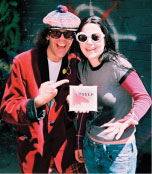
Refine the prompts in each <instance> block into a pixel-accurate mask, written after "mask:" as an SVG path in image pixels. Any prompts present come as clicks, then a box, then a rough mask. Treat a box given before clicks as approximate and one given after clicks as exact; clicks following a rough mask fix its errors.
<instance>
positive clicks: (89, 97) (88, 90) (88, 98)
mask: <svg viewBox="0 0 152 174" xmlns="http://www.w3.org/2000/svg"><path fill="white" fill-rule="evenodd" d="M84 109H85V110H87V111H97V86H73V85H70V103H69V111H83V110H84Z"/></svg>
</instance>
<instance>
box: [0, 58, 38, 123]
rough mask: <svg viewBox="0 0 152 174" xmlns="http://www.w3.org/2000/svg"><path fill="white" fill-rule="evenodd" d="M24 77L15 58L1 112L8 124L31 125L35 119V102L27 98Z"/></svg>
mask: <svg viewBox="0 0 152 174" xmlns="http://www.w3.org/2000/svg"><path fill="white" fill-rule="evenodd" d="M22 75H23V74H22V70H21V68H20V64H19V61H18V60H17V59H15V58H14V62H13V65H12V70H11V73H10V76H9V78H8V80H7V83H6V87H5V91H4V95H3V99H2V103H1V110H0V112H1V117H2V120H4V121H6V122H7V123H11V124H17V125H27V124H31V120H33V119H34V113H36V109H35V107H34V100H32V99H29V98H27V94H26V83H25V81H24V79H23V78H22ZM27 104H28V105H27ZM27 106H28V107H27ZM27 108H28V113H27ZM29 111H32V112H29ZM31 113H32V114H33V115H32V114H31Z"/></svg>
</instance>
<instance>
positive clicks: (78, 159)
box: [75, 149, 84, 163]
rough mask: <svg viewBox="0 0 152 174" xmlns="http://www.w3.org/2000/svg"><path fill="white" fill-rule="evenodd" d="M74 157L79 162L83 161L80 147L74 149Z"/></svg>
mask: <svg viewBox="0 0 152 174" xmlns="http://www.w3.org/2000/svg"><path fill="white" fill-rule="evenodd" d="M75 158H76V160H77V161H78V162H79V163H84V156H83V153H82V149H79V150H75Z"/></svg>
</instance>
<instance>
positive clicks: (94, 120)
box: [75, 16, 151, 174]
mask: <svg viewBox="0 0 152 174" xmlns="http://www.w3.org/2000/svg"><path fill="white" fill-rule="evenodd" d="M76 39H77V41H78V42H79V48H80V50H79V51H78V52H80V57H81V59H82V61H81V62H80V63H79V65H78V68H79V77H80V80H81V83H82V84H83V85H88V86H89V85H96V86H98V92H97V96H98V111H97V112H90V113H89V115H88V114H79V115H78V135H77V148H76V149H77V150H76V151H75V156H76V159H77V161H79V162H84V159H85V163H86V167H87V170H88V173H125V174H126V173H131V174H133V173H135V170H136V161H137V148H136V142H135V130H136V129H135V126H136V125H137V124H138V122H139V120H140V119H141V118H142V117H143V116H144V115H145V113H146V112H147V110H148V109H149V107H150V105H151V98H150V96H149V94H148V93H147V91H146V89H145V87H144V86H143V84H142V82H141V80H140V78H139V76H138V75H137V73H136V71H135V69H134V68H133V67H132V65H131V64H130V63H129V62H128V60H127V59H126V58H125V57H124V56H123V55H121V54H120V53H118V52H117V51H116V49H115V44H114V42H113V40H112V37H111V36H110V33H109V31H108V29H107V27H106V26H105V24H104V22H103V21H102V19H101V18H99V17H96V16H92V17H87V18H84V19H83V20H82V22H81V24H80V26H79V29H78V33H77V35H76ZM79 112H82V111H79ZM87 115H88V116H87ZM85 123H86V124H85ZM85 126H86V136H85V139H84V149H83V153H82V146H83V137H84V133H85ZM83 154H84V158H83Z"/></svg>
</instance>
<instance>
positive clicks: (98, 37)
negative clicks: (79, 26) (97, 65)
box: [76, 32, 105, 42]
mask: <svg viewBox="0 0 152 174" xmlns="http://www.w3.org/2000/svg"><path fill="white" fill-rule="evenodd" d="M104 37H105V35H104V34H102V33H93V34H91V35H89V34H86V33H84V32H80V33H77V35H76V39H77V41H78V42H86V41H87V40H88V38H91V39H92V41H93V42H99V41H101V40H102V39H103V38H104Z"/></svg>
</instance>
